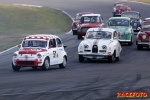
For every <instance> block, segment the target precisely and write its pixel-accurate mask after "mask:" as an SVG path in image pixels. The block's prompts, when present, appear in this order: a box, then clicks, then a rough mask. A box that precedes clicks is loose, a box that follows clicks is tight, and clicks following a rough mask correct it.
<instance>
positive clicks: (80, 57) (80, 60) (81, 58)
mask: <svg viewBox="0 0 150 100" xmlns="http://www.w3.org/2000/svg"><path fill="white" fill-rule="evenodd" d="M79 62H80V63H82V62H84V57H83V56H82V55H79Z"/></svg>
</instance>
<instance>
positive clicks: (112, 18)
mask: <svg viewBox="0 0 150 100" xmlns="http://www.w3.org/2000/svg"><path fill="white" fill-rule="evenodd" d="M111 19H128V20H130V18H129V17H110V18H109V20H111Z"/></svg>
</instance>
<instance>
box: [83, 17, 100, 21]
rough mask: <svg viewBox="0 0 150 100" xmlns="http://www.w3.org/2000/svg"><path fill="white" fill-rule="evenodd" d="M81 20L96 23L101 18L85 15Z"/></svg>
mask: <svg viewBox="0 0 150 100" xmlns="http://www.w3.org/2000/svg"><path fill="white" fill-rule="evenodd" d="M81 22H82V23H96V22H100V20H99V17H98V16H83V17H82V18H81Z"/></svg>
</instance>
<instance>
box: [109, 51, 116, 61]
mask: <svg viewBox="0 0 150 100" xmlns="http://www.w3.org/2000/svg"><path fill="white" fill-rule="evenodd" d="M108 60H109V62H110V63H113V62H114V61H115V60H116V57H115V54H114V53H113V54H112V56H109V57H108Z"/></svg>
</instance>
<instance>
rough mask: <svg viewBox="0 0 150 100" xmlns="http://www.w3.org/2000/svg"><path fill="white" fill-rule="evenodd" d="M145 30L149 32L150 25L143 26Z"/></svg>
mask: <svg viewBox="0 0 150 100" xmlns="http://www.w3.org/2000/svg"><path fill="white" fill-rule="evenodd" d="M142 29H143V30H149V31H150V24H143V25H142Z"/></svg>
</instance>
